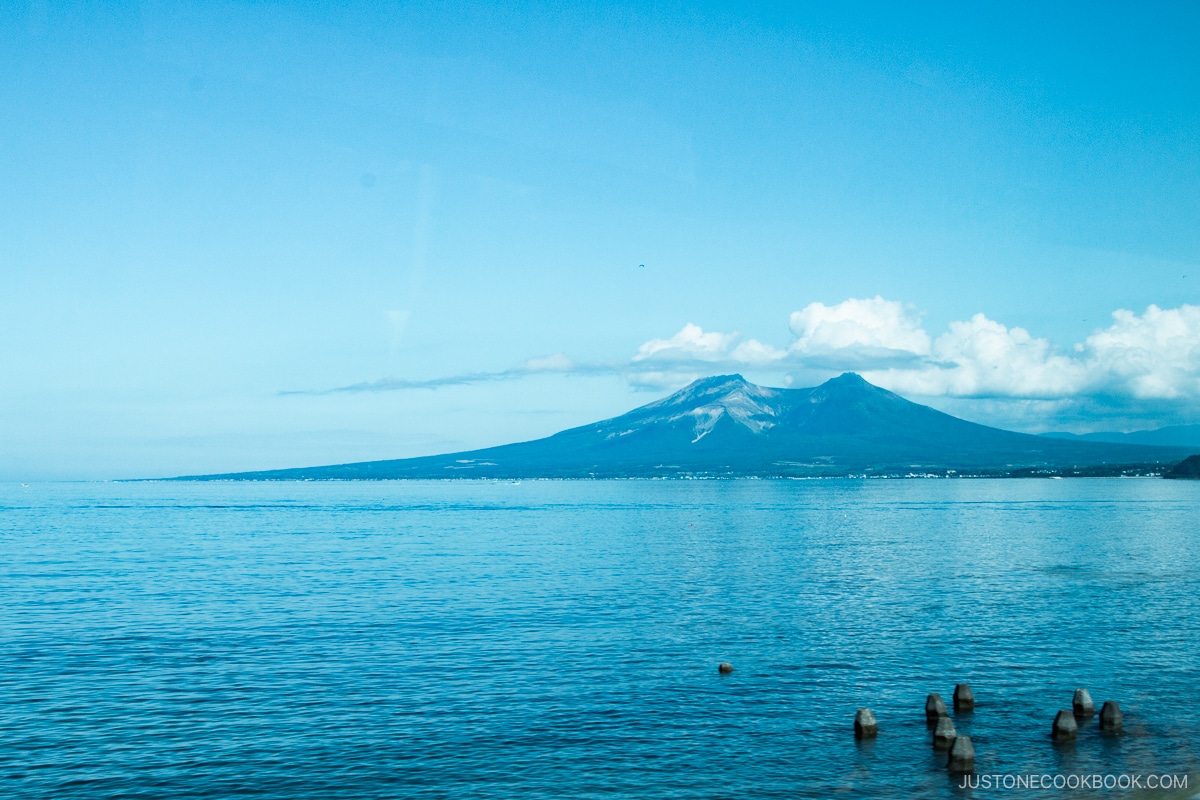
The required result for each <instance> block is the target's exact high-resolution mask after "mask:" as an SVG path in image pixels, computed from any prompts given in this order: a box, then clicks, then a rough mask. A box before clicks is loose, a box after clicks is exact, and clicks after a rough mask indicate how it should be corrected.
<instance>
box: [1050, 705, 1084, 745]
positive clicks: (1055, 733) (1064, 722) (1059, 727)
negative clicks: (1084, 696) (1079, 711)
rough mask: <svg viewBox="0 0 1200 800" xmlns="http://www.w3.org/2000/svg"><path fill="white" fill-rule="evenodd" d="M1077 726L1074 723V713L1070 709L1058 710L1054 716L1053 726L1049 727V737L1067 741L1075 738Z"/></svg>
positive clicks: (1057, 740) (1058, 740)
mask: <svg viewBox="0 0 1200 800" xmlns="http://www.w3.org/2000/svg"><path fill="white" fill-rule="evenodd" d="M1078 730H1079V727H1078V726H1077V725H1076V724H1075V714H1074V713H1072V712H1070V711H1066V710H1064V711H1059V712H1058V714H1056V715H1055V717H1054V726H1053V727H1052V728H1051V729H1050V738H1052V739H1053V740H1054V741H1056V742H1069V741H1072V740H1073V739H1074V738H1075V734H1076V732H1077V731H1078Z"/></svg>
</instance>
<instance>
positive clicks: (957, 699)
mask: <svg viewBox="0 0 1200 800" xmlns="http://www.w3.org/2000/svg"><path fill="white" fill-rule="evenodd" d="M974 709H975V693H974V692H972V691H971V687H970V686H968V685H967V684H965V683H960V684H958V685H957V686H955V687H954V710H955V711H972V710H974Z"/></svg>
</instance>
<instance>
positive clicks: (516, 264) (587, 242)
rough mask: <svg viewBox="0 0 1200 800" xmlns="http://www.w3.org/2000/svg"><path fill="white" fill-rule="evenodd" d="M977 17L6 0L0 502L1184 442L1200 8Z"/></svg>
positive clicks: (1199, 298) (1199, 238)
mask: <svg viewBox="0 0 1200 800" xmlns="http://www.w3.org/2000/svg"><path fill="white" fill-rule="evenodd" d="M892 5H894V4H892ZM977 5H978V4H951V3H946V4H930V5H925V6H920V7H916V6H911V5H907V4H905V6H906V7H905V8H903V9H899V8H897V7H891V6H890V5H878V6H871V5H856V6H855V7H854V8H853V9H849V8H846V9H824V10H822V9H806V8H793V7H790V6H781V7H775V6H760V7H758V8H755V9H749V10H747V9H745V8H742V7H741V6H740V5H725V6H721V5H686V6H685V5H675V4H654V5H642V4H636V5H616V4H609V3H605V4H595V5H583V4H577V5H568V4H545V5H531V6H529V7H526V8H523V9H520V10H517V9H515V8H512V7H508V6H499V5H486V4H476V5H468V4H463V5H459V6H456V7H451V6H450V5H447V4H429V5H417V4H409V5H399V4H396V5H393V4H387V5H370V4H354V5H352V6H351V7H349V8H346V7H343V6H342V4H337V5H333V4H322V3H309V4H303V3H289V4H286V5H284V4H268V3H205V4H200V5H189V4H187V3H153V2H148V3H143V4H140V5H135V4H130V5H120V4H115V3H103V4H78V5H75V4H69V3H53V4H49V3H32V4H29V3H24V4H23V3H20V2H18V3H15V4H14V3H6V4H5V12H4V14H3V15H0V73H2V74H3V75H4V80H3V81H0V108H3V109H4V111H3V113H0V187H3V191H0V274H2V278H3V280H2V287H3V290H2V292H0V336H2V337H3V342H4V346H3V348H2V349H0V452H2V453H3V454H4V455H3V458H2V460H0V478H8V479H39V478H110V477H125V476H133V475H170V474H179V473H189V472H200V471H217V470H220V471H224V470H234V469H250V468H271V467H285V466H297V465H302V464H317V463H332V462H341V461H351V460H362V459H372V458H387V457H402V456H410V455H422V454H428V453H435V452H445V451H449V450H456V449H465V448H471V447H478V446H485V445H491V444H499V443H503V442H507V441H513V440H518V439H527V438H533V437H536V436H541V435H546V434H549V433H552V432H554V431H557V430H560V429H562V428H565V427H569V426H572V425H577V424H582V423H584V422H587V421H591V420H594V419H599V418H604V417H609V416H613V415H616V414H619V413H622V412H624V411H626V410H628V409H629V408H631V407H633V406H635V405H640V404H641V403H643V402H648V401H650V400H652V399H654V398H655V397H656V396H659V395H661V394H664V393H665V392H667V391H670V390H671V389H672V388H676V387H678V386H680V385H682V384H683V383H686V382H687V380H690V379H691V378H693V377H697V376H699V375H703V374H713V373H718V372H730V371H740V372H742V373H744V374H746V376H747V377H749V378H751V379H752V380H756V381H759V382H762V383H766V384H770V385H795V386H803V385H812V384H815V383H817V382H819V381H821V380H823V379H825V378H827V377H829V376H831V375H833V374H837V372H840V371H842V370H843V369H856V370H859V371H861V372H863V373H864V374H866V375H867V376H868V377H869V378H871V379H872V380H874V381H876V382H877V383H881V384H882V385H886V386H889V387H890V388H893V389H895V390H897V391H900V392H901V393H903V394H905V395H906V396H909V397H912V398H913V399H916V400H919V401H920V402H926V403H930V404H932V405H935V406H937V407H940V408H945V409H947V410H950V411H952V412H954V413H957V414H960V415H962V416H966V417H968V418H971V419H976V420H979V421H983V422H990V423H994V424H1001V425H1006V426H1009V427H1014V428H1019V429H1022V430H1031V431H1040V430H1047V429H1069V430H1075V431H1084V430H1091V429H1109V430H1120V429H1125V430H1128V429H1134V428H1147V427H1158V426H1160V425H1163V424H1169V423H1180V422H1200V414H1198V413H1197V410H1196V409H1197V399H1198V395H1200V308H1197V306H1198V305H1200V291H1198V290H1197V288H1196V287H1197V286H1198V285H1200V268H1198V267H1200V264H1198V262H1200V192H1198V191H1197V188H1196V187H1198V186H1200V49H1197V48H1196V47H1195V42H1194V34H1195V31H1197V30H1200V8H1198V7H1197V6H1196V5H1195V4H1177V5H1153V6H1150V5H1140V6H1138V7H1134V6H1133V5H1132V4H1121V5H1104V4H1090V5H1088V6H1087V7H1086V9H1084V8H1083V7H1082V6H1074V7H1070V6H1058V7H1051V6H1047V5H1045V4H1029V5H1025V6H1019V5H1009V6H1007V7H1005V8H1000V7H976V6H977ZM643 264H644V266H639V265H643ZM1114 313H1116V314H1117V316H1115V317H1114Z"/></svg>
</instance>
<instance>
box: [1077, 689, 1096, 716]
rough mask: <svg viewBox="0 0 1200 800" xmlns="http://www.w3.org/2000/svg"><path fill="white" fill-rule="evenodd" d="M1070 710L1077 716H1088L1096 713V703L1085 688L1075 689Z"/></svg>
mask: <svg viewBox="0 0 1200 800" xmlns="http://www.w3.org/2000/svg"><path fill="white" fill-rule="evenodd" d="M1071 712H1072V713H1073V714H1074V715H1075V716H1077V717H1090V716H1091V715H1092V714H1095V713H1096V704H1095V703H1093V702H1092V696H1091V694H1089V693H1088V690H1087V689H1076V690H1075V696H1074V697H1072V698H1071Z"/></svg>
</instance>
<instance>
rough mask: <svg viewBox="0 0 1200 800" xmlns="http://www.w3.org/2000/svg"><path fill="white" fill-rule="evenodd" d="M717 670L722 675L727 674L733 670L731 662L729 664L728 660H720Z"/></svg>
mask: <svg viewBox="0 0 1200 800" xmlns="http://www.w3.org/2000/svg"><path fill="white" fill-rule="evenodd" d="M717 672H719V673H721V674H722V675H728V674H729V673H731V672H733V664H730V663H729V662H728V661H722V662H721V663H720V664H717Z"/></svg>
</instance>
